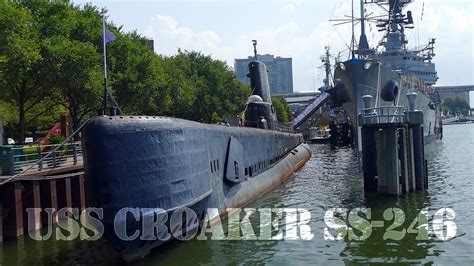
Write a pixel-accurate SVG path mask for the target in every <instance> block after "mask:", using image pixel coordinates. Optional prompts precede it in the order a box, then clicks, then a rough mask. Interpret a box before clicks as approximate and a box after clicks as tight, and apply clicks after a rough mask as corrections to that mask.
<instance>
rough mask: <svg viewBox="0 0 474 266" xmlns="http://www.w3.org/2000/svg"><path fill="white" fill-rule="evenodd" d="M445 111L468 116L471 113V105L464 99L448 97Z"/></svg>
mask: <svg viewBox="0 0 474 266" xmlns="http://www.w3.org/2000/svg"><path fill="white" fill-rule="evenodd" d="M442 106H443V111H444V112H448V111H449V112H450V113H451V114H457V113H460V114H464V115H467V114H468V113H469V109H470V106H469V103H468V102H467V101H466V100H464V98H462V97H459V96H456V97H451V96H449V97H446V98H444V100H443V105H442Z"/></svg>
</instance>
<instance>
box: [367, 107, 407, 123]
mask: <svg viewBox="0 0 474 266" xmlns="http://www.w3.org/2000/svg"><path fill="white" fill-rule="evenodd" d="M360 119H361V121H360V122H361V124H365V125H367V124H399V123H404V122H405V107H403V106H381V107H373V108H366V109H362V110H361V113H360Z"/></svg>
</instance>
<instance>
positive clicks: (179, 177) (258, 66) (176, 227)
mask: <svg viewBox="0 0 474 266" xmlns="http://www.w3.org/2000/svg"><path fill="white" fill-rule="evenodd" d="M249 77H250V81H251V86H252V95H251V96H250V98H249V101H248V103H247V105H246V108H245V119H244V121H243V122H244V125H245V126H241V127H228V126H222V125H210V124H203V123H198V122H193V121H188V120H183V119H177V118H171V117H151V116H124V115H119V116H98V117H96V118H94V119H93V120H91V121H90V122H88V123H87V124H86V125H85V127H84V130H83V134H82V136H83V150H84V170H85V174H86V177H87V183H88V193H89V198H90V206H94V207H100V208H103V210H104V213H103V216H104V217H103V219H102V222H103V224H104V230H105V232H104V236H105V238H106V239H107V240H108V241H109V242H110V244H111V245H112V246H113V247H114V248H115V249H116V250H117V251H118V252H120V253H121V254H122V255H123V257H124V258H125V259H126V260H136V259H139V258H141V257H143V256H144V255H146V254H147V253H148V252H149V251H150V250H151V249H152V248H154V247H156V246H158V245H160V244H162V243H164V242H166V241H167V240H162V238H159V237H158V238H155V239H153V238H146V239H145V240H144V239H143V238H134V239H128V240H124V239H123V237H120V235H118V234H117V231H116V227H117V225H120V226H121V227H122V228H126V231H127V232H130V234H133V232H136V231H137V230H138V231H140V230H142V226H144V225H143V224H142V222H143V221H144V220H148V221H155V220H156V219H160V218H159V216H160V215H163V214H166V215H165V217H171V216H172V214H173V213H174V212H177V211H181V210H183V209H185V208H187V209H190V210H192V211H193V212H194V213H195V214H196V217H195V219H191V220H189V221H187V222H184V223H183V222H182V221H181V219H179V221H175V220H173V219H171V220H169V219H168V220H167V221H166V223H165V225H166V230H165V231H162V232H158V234H165V235H166V234H172V235H176V233H177V232H178V233H180V232H181V233H184V234H187V233H188V232H191V231H195V230H196V229H197V228H199V227H200V226H201V223H202V222H203V220H204V218H205V216H207V217H206V218H208V219H210V220H212V219H214V218H216V217H217V216H219V215H222V214H225V213H226V212H227V210H228V209H229V208H237V207H241V206H242V205H244V204H245V203H247V202H249V201H251V200H253V199H255V198H256V197H259V196H260V195H262V194H263V193H265V192H266V191H268V190H270V189H272V188H275V187H276V186H278V185H280V184H281V183H282V182H283V181H284V180H286V178H288V177H289V176H291V174H292V173H293V172H294V171H296V170H298V169H299V168H300V167H302V166H303V165H304V164H305V162H306V161H307V160H309V158H310V156H311V149H310V148H309V146H308V145H307V144H304V143H303V136H302V135H301V134H296V133H292V132H289V131H286V132H282V131H279V130H277V129H279V128H281V127H280V126H279V125H278V122H277V121H276V114H275V108H274V107H273V105H272V102H271V95H270V88H269V85H268V77H267V70H266V67H265V65H264V64H263V63H261V62H258V61H257V60H255V61H253V62H251V63H250V64H249ZM124 208H132V209H135V208H140V209H141V210H142V211H140V212H133V210H132V209H130V211H129V212H128V214H126V215H125V214H123V213H122V212H123V209H124ZM210 209H212V210H216V211H215V212H211V213H209V212H208V211H207V210H210ZM121 210H122V212H121ZM143 210H146V211H145V212H144V211H143ZM120 213H122V215H120ZM114 226H115V228H114ZM158 236H159V235H158ZM168 240H169V239H168Z"/></svg>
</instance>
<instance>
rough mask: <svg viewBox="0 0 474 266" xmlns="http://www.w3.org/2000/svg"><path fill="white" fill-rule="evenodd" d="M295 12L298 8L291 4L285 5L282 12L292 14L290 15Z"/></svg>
mask: <svg viewBox="0 0 474 266" xmlns="http://www.w3.org/2000/svg"><path fill="white" fill-rule="evenodd" d="M295 10H296V6H295V5H294V4H291V3H290V4H287V5H285V6H283V7H282V8H281V11H287V12H290V13H293V12H295Z"/></svg>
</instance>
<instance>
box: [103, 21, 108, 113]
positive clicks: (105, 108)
mask: <svg viewBox="0 0 474 266" xmlns="http://www.w3.org/2000/svg"><path fill="white" fill-rule="evenodd" d="M102 43H103V46H104V47H103V49H104V99H103V105H104V106H103V108H104V115H105V114H107V97H108V92H107V44H106V43H105V12H104V13H102Z"/></svg>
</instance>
